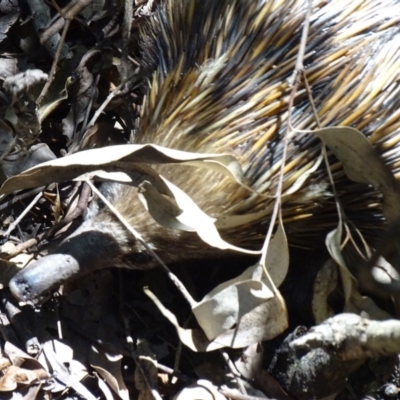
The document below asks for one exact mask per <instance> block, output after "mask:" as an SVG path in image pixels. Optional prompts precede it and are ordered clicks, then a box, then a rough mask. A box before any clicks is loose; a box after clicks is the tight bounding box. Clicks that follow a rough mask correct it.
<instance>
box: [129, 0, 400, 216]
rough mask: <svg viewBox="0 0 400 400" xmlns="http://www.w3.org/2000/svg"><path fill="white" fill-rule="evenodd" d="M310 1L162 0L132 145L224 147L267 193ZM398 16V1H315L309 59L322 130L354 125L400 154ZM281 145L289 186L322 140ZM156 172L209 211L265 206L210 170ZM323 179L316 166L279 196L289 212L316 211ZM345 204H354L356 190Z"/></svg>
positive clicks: (302, 122) (302, 105)
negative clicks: (295, 187)
mask: <svg viewBox="0 0 400 400" xmlns="http://www.w3.org/2000/svg"><path fill="white" fill-rule="evenodd" d="M307 4H308V1H306V0H291V1H286V0H285V1H284V0H270V1H268V0H265V1H256V0H255V1H248V0H221V1H214V0H167V1H166V2H165V3H164V4H163V5H162V6H161V7H160V8H159V10H158V11H157V12H156V14H155V16H154V17H153V18H152V19H151V21H150V22H149V23H148V24H147V25H146V26H145V28H144V32H143V60H142V64H143V68H144V71H145V72H146V73H147V76H148V79H149V89H148V91H147V95H146V98H145V101H144V103H143V110H142V117H141V120H140V123H139V126H138V136H137V138H136V141H137V142H138V143H147V142H150V143H156V144H159V145H163V146H168V147H172V148H177V149H181V150H189V151H196V152H215V153H219V152H228V153H231V154H233V155H235V156H236V157H237V158H238V159H239V161H240V162H241V163H242V166H243V168H244V171H245V176H246V179H247V182H248V184H249V185H251V186H252V187H253V188H254V189H255V190H256V191H257V192H262V193H264V194H268V195H270V196H273V195H274V194H275V189H276V184H277V179H278V172H279V169H280V164H281V159H282V149H283V140H282V139H283V135H284V133H285V131H286V129H287V124H288V98H289V93H290V89H291V88H290V85H289V79H290V78H291V76H292V74H293V70H294V65H295V61H296V57H297V53H298V50H299V42H300V36H301V27H302V24H303V22H304V19H305V14H306V9H307ZM399 22H400V3H399V2H398V1H395V0H391V1H384V0H382V1H379V0H356V1H354V0H351V1H350V0H338V1H331V2H326V1H322V0H321V1H314V2H313V12H312V16H311V26H310V33H309V37H308V41H307V49H306V56H305V60H304V61H305V67H306V74H307V79H308V81H309V83H310V85H311V88H312V92H313V97H314V99H315V101H316V104H317V110H318V116H319V118H320V121H321V124H322V126H329V125H350V126H352V127H355V128H358V129H360V130H361V131H362V132H363V133H365V134H366V135H367V136H371V141H372V142H377V143H378V144H379V145H380V146H381V148H382V149H384V148H385V147H386V146H387V144H388V146H389V147H390V149H391V150H392V151H393V150H395V151H396V153H397V149H395V148H397V142H398V140H397V137H398V136H399V134H400V111H399V110H400V96H399V95H398V94H399V82H400V32H399ZM292 125H293V126H294V127H296V128H297V129H303V130H304V129H308V130H310V129H315V128H316V127H317V123H316V121H315V118H314V117H313V114H312V110H311V106H310V102H309V99H308V96H307V93H306V91H305V89H304V88H303V87H301V88H300V89H299V90H298V91H297V93H296V98H295V106H294V109H293V113H292ZM393 137H394V138H395V139H394V140H392V138H393ZM389 140H392V141H391V142H389ZM288 150H289V151H288V160H287V164H288V166H287V168H286V174H285V180H284V181H285V184H284V193H287V192H288V190H289V189H290V188H291V187H292V186H293V185H294V183H295V182H296V181H297V179H298V178H299V176H300V175H301V174H302V173H304V172H306V171H307V170H309V169H310V168H311V167H312V166H313V165H314V163H315V161H316V159H317V156H318V155H319V153H320V144H319V141H318V140H317V139H316V138H314V137H313V135H312V134H310V133H296V134H295V136H294V139H293V140H292V141H291V143H290V145H289V149H288ZM394 159H396V157H394ZM389 162H393V157H392V159H391V160H389ZM161 171H162V172H163V173H165V174H166V175H167V177H168V178H171V179H172V180H173V181H174V182H176V183H177V184H178V185H180V186H181V187H182V188H183V189H184V190H186V191H188V193H189V194H191V195H193V196H194V197H195V199H196V200H197V201H198V202H199V203H200V205H201V206H202V207H203V208H204V209H205V211H208V212H210V213H212V214H221V213H222V214H228V215H230V214H243V213H247V212H255V211H257V210H260V209H266V208H268V207H269V208H271V207H272V203H273V199H272V198H266V197H260V196H255V195H254V194H253V193H250V192H248V191H246V190H244V189H241V188H237V186H236V185H234V184H232V183H229V182H228V180H227V179H221V178H220V177H218V179H217V178H215V176H214V175H213V173H211V172H210V173H204V172H202V173H201V174H198V173H194V172H193V173H191V172H190V171H189V172H181V171H179V169H173V168H172V167H171V168H163V169H161ZM177 171H178V172H177ZM201 178H203V180H202V179H201ZM201 182H203V183H201ZM326 182H327V178H326V172H325V171H324V168H323V167H321V168H320V169H318V170H317V171H316V172H315V173H314V174H313V175H312V177H311V178H310V179H309V181H308V184H307V185H306V186H304V187H303V188H302V189H301V190H298V191H297V192H296V193H295V194H292V195H290V196H286V197H284V203H285V204H284V215H286V216H287V217H289V216H296V215H297V216H299V215H300V214H302V213H303V214H304V215H306V214H315V213H318V212H319V210H320V205H321V203H323V202H324V201H325V199H326V194H327V193H326V190H325V188H326V186H325V183H326ZM126 190H127V191H129V190H130V189H126ZM339 190H340V184H339ZM346 190H352V188H351V187H350V189H349V188H347V187H346ZM354 190H355V191H357V190H358V188H357V187H356V186H355V187H354ZM199 192H201V194H199ZM352 196H353V197H352ZM343 201H344V202H346V201H348V202H354V193H349V194H348V200H346V198H344V200H343ZM365 201H366V200H363V202H365ZM358 207H359V205H358ZM356 208H357V207H356Z"/></svg>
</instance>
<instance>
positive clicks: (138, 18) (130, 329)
mask: <svg viewBox="0 0 400 400" xmlns="http://www.w3.org/2000/svg"><path fill="white" fill-rule="evenodd" d="M157 3H158V2H156V1H152V0H148V1H139V0H136V1H135V2H134V4H131V2H129V1H126V2H125V3H123V2H122V1H118V0H110V1H101V0H99V1H97V0H91V1H78V0H76V1H74V0H72V1H63V2H62V1H60V2H58V1H53V0H52V1H48V2H46V1H43V0H23V1H16V0H9V1H7V2H1V3H0V12H1V14H0V15H1V17H0V26H1V28H2V29H1V32H2V33H1V34H0V46H1V48H2V53H1V57H0V79H1V82H2V89H1V92H0V95H1V96H0V100H1V102H0V112H1V119H0V135H1V136H0V137H1V140H0V151H1V156H0V160H1V167H2V168H1V171H2V182H3V186H2V188H1V191H0V193H1V195H2V198H1V203H0V210H1V218H2V220H1V221H2V232H1V233H2V250H1V251H2V252H1V259H0V262H1V266H2V268H1V273H0V283H1V285H2V291H1V293H2V294H1V299H2V300H1V306H0V332H1V337H0V343H1V357H0V366H1V367H0V370H1V377H0V398H4V399H6V398H10V399H19V398H21V399H36V398H37V399H41V398H48V399H50V398H59V399H75V398H85V399H95V398H104V399H107V400H109V399H117V398H121V399H123V400H126V399H136V398H138V399H142V400H144V399H152V398H154V399H174V400H190V399H199V400H208V399H218V400H226V399H233V400H235V399H237V400H257V399H279V400H288V399H291V398H293V399H297V398H299V399H311V398H317V399H322V398H326V399H334V398H337V399H358V398H361V396H368V397H364V398H368V399H373V398H374V399H388V398H400V397H398V391H399V390H400V389H399V386H398V385H400V376H399V362H398V361H399V360H398V355H397V354H398V353H399V352H400V349H399V339H398V336H399V331H400V326H399V322H398V321H397V320H396V319H395V318H397V317H398V294H397V293H398V292H399V289H398V272H397V269H396V256H393V254H394V253H395V248H396V237H398V235H397V234H398V222H397V216H398V215H399V214H400V213H399V210H398V208H399V206H398V204H400V201H399V200H400V199H399V185H398V183H397V181H396V179H395V177H394V176H393V174H392V171H391V170H389V168H387V167H386V165H385V163H384V162H383V161H382V160H381V158H380V157H379V156H378V155H377V154H376V153H375V152H374V150H373V147H372V145H371V144H370V142H369V141H368V140H367V139H366V138H365V137H364V136H363V135H362V134H361V133H360V132H358V131H357V130H355V129H352V128H338V127H330V128H329V127H328V128H323V129H319V130H317V131H316V132H315V134H316V136H318V137H319V138H320V139H321V140H322V141H323V143H325V144H326V145H327V146H328V148H329V149H331V151H332V152H333V153H334V154H335V156H336V157H337V158H338V159H339V160H340V162H341V163H342V164H343V166H344V169H345V172H346V174H347V176H348V177H349V178H350V179H351V180H352V181H355V182H358V183H361V184H364V185H369V186H373V187H375V188H376V189H377V190H378V191H379V193H380V196H382V198H383V204H384V206H383V213H384V215H385V218H386V220H387V221H388V222H389V224H390V227H391V228H390V230H389V232H388V233H387V234H386V236H383V242H384V245H382V247H381V248H378V249H377V250H376V251H375V250H374V249H370V248H369V247H368V245H367V244H366V243H363V245H364V247H363V248H362V249H361V250H360V251H361V252H362V254H363V256H364V260H365V263H364V265H361V266H360V270H359V271H357V278H358V279H356V278H355V277H354V274H353V273H351V272H350V271H349V268H348V260H346V259H345V258H344V257H343V254H342V247H343V243H347V242H348V241H352V240H353V239H352V237H351V234H352V232H354V231H353V230H352V229H351V228H349V227H348V225H347V220H346V216H345V214H344V212H343V210H342V209H341V205H340V202H338V203H337V204H338V224H337V228H336V229H335V230H333V231H331V232H330V233H329V234H328V236H327V239H326V249H324V251H322V252H321V253H318V254H313V257H308V256H307V257H308V258H305V256H304V255H305V254H307V253H306V252H305V251H303V250H297V252H294V253H293V252H291V250H289V246H288V243H287V239H286V234H285V224H284V223H283V222H282V216H281V215H280V209H279V202H276V203H275V205H276V207H275V206H274V210H271V209H269V210H268V211H264V214H266V215H270V214H271V212H273V216H274V218H275V219H276V221H277V222H276V224H271V229H270V235H267V240H266V242H265V245H264V247H263V248H262V249H260V250H259V251H249V250H246V249H239V248H237V246H233V245H232V244H230V243H228V242H227V241H225V240H224V239H223V238H221V237H220V235H219V229H220V228H221V226H224V227H226V225H223V224H228V223H230V222H227V221H218V220H215V219H214V218H211V217H209V216H208V215H207V214H205V213H204V212H203V211H202V210H201V209H200V208H199V207H198V206H197V205H196V204H195V203H194V202H193V201H192V199H191V198H190V197H189V196H187V195H186V194H185V193H184V192H183V191H182V190H180V188H179V187H177V186H175V185H173V184H172V183H171V182H169V181H168V180H167V179H165V178H164V177H162V176H161V175H159V173H158V172H157V171H156V170H154V169H151V168H150V166H148V165H147V164H149V165H152V164H162V163H174V164H179V165H182V166H196V167H197V168H203V169H204V170H205V171H207V170H209V169H211V170H214V171H218V172H219V173H221V174H223V175H224V176H225V177H226V178H229V179H231V180H232V181H233V182H236V184H237V185H238V186H241V187H242V188H243V189H246V190H250V189H249V188H247V186H246V182H245V181H244V180H243V172H242V170H241V166H240V163H239V162H238V161H237V160H236V159H235V157H233V156H232V155H230V154H224V155H221V154H201V153H189V152H183V151H176V150H172V149H168V148H164V147H160V146H155V145H152V144H148V145H147V144H146V145H137V144H129V141H130V139H131V138H132V137H134V134H132V133H134V129H135V126H136V125H135V121H136V120H137V119H138V118H140V111H141V108H140V105H141V103H142V98H143V92H142V90H141V83H142V81H141V70H140V52H139V39H138V37H139V33H138V27H139V26H140V24H141V23H143V20H145V19H146V18H148V17H149V16H150V15H151V13H152V12H153V11H154V9H155V7H156V6H157ZM307 18H308V19H309V18H310V16H308V17H307ZM305 26H307V20H306V23H305ZM303 37H304V40H305V41H306V40H307V32H306V31H305V33H304V35H303ZM303 51H304V48H303V49H302V48H300V49H299V52H298V53H299V55H298V57H299V61H300V63H299V64H298V65H297V68H296V69H295V70H294V79H293V83H294V84H293V93H294V92H295V91H296V90H299V86H298V85H299V84H300V82H301V79H304V76H303V74H302V69H301V61H302V58H303V56H304V54H303V53H302V52H303ZM295 74H298V75H299V80H296V77H295ZM296 82H297V83H296ZM293 96H294V95H293ZM290 106H291V104H290V101H289V105H288V107H289V108H290ZM286 139H287V140H290V139H291V138H290V137H289V135H288V137H287V138H286ZM121 145H123V146H121ZM322 159H323V157H322V156H321V157H320V159H319V161H318V164H317V163H316V164H315V169H316V168H319V166H320V164H322V163H323V161H322ZM366 160H368V162H366ZM142 164H146V168H143V167H142ZM138 165H140V166H141V167H138ZM313 168H314V167H313ZM313 168H311V169H309V170H308V171H306V173H304V174H303V175H302V176H300V177H299V178H298V179H297V180H296V182H295V184H294V187H295V188H296V187H300V186H301V185H304V183H305V182H306V180H307V179H308V177H309V176H310V174H312V173H313V172H314V171H315V169H313ZM138 177H140V179H139V181H140V182H141V184H140V191H141V193H140V196H141V201H142V203H143V204H144V206H145V207H146V209H147V210H148V211H149V215H148V218H154V219H155V220H156V221H157V222H159V223H160V224H162V225H163V226H164V227H167V228H169V229H186V230H188V231H191V232H196V233H197V234H198V236H199V237H200V238H201V239H202V240H203V241H205V242H206V243H207V244H208V245H210V246H212V247H214V248H216V249H220V250H234V251H236V252H237V253H236V255H232V254H233V253H230V252H227V256H226V257H223V258H222V260H221V259H220V258H218V259H216V260H212V261H207V262H205V261H199V260H193V261H191V262H190V263H184V264H182V263H172V265H165V264H164V263H163V261H162V259H163V254H155V253H154V252H153V250H152V248H151V247H149V246H148V244H147V243H146V241H144V240H143V239H142V237H141V235H140V232H136V231H135V227H134V226H130V225H129V224H127V222H126V221H125V220H124V218H123V216H120V215H117V214H118V213H117V211H116V210H112V209H111V211H112V212H113V213H115V215H116V218H118V219H119V220H120V223H121V224H123V225H125V226H126V229H127V230H129V231H130V233H131V234H132V235H133V236H134V237H135V238H136V240H137V241H138V242H140V243H142V245H143V249H146V251H147V252H148V254H150V255H151V256H152V257H155V258H156V260H157V263H158V264H159V266H160V268H156V269H151V270H137V271H132V270H124V269H115V268H109V269H104V268H103V267H101V268H100V266H99V267H98V268H96V266H93V265H91V264H90V263H88V264H85V265H81V266H80V268H81V271H82V273H79V274H74V275H73V276H74V277H75V280H72V281H68V282H66V283H65V285H63V286H62V287H61V288H60V289H58V288H59V286H60V283H63V282H64V281H65V280H66V278H65V277H66V276H69V274H72V272H70V271H71V264H69V260H67V261H68V262H67V263H63V262H64V261H65V260H62V261H60V262H59V263H58V261H57V262H56V264H57V265H54V268H50V269H48V270H47V269H46V270H42V269H38V270H37V271H38V274H39V276H38V277H36V278H35V281H34V282H35V284H37V286H32V287H30V290H31V292H29V293H28V292H27V290H26V286H24V285H21V283H20V282H19V281H18V279H17V280H15V278H14V281H11V282H13V283H12V284H11V292H12V293H13V294H14V296H13V295H12V293H11V292H10V290H9V288H8V285H9V282H10V279H11V278H12V277H15V274H16V273H17V271H19V270H20V269H21V268H23V267H25V266H26V265H27V264H28V263H30V262H31V261H32V260H33V259H38V260H39V261H37V262H39V263H40V260H41V259H42V260H43V259H45V258H43V257H44V256H46V255H47V254H48V253H49V251H50V252H51V249H52V248H55V247H56V246H57V244H58V243H60V241H62V240H63V239H65V238H66V237H67V236H68V234H70V233H71V232H72V231H73V229H75V228H76V226H78V225H79V224H80V223H81V221H82V218H83V217H84V216H85V214H86V213H87V208H88V204H90V203H91V202H92V201H93V196H96V197H100V198H101V201H102V202H104V203H105V204H106V205H105V206H108V205H107V199H106V198H102V197H101V196H102V194H101V192H99V191H98V185H97V184H94V183H93V182H99V181H111V182H123V183H127V184H133V185H134V184H135V183H137V181H138ZM281 179H282V180H283V179H284V174H283V168H282V175H281ZM150 182H151V183H150ZM331 183H332V184H333V185H334V181H333V180H332V182H331ZM293 190H294V189H293ZM277 197H278V198H279V194H278V196H277ZM111 207H112V205H111ZM264 214H263V212H261V213H257V214H254V215H251V216H250V217H248V218H250V219H249V221H250V222H251V218H260V216H261V215H264ZM249 221H248V222H249ZM231 223H232V224H234V223H233V222H231ZM241 223H243V221H242V220H241ZM182 227H183V228H182ZM233 227H234V226H233ZM266 228H267V227H266ZM272 233H273V235H272ZM360 237H361V236H360ZM358 239H360V238H357V243H360V241H359V240H358ZM361 242H362V240H361ZM176 251H179V249H177V250H176ZM248 253H250V254H251V255H252V256H253V258H250V259H249V258H248ZM327 253H329V257H328V256H327ZM246 254H247V255H246ZM293 256H294V259H292V260H291V259H290V258H291V257H292V258H293ZM296 257H298V258H297V259H296ZM313 258H314V259H313ZM385 258H387V259H389V260H391V261H392V264H390V263H389V262H388V261H387V260H386V259H385ZM249 260H251V261H249ZM89 265H90V266H89ZM292 265H294V266H295V267H299V268H303V269H304V268H309V270H312V271H314V273H313V274H311V277H308V278H307V279H308V280H307V279H306V278H303V277H302V274H301V273H298V272H297V275H296V274H295V278H294V283H293V279H292V281H291V282H289V283H288V282H286V281H285V278H286V277H287V275H288V271H289V269H290V268H292V269H293V266H292ZM110 267H112V265H110ZM85 268H86V269H85ZM89 269H90V270H93V271H94V272H92V273H90V274H87V272H88V271H89ZM49 271H50V272H49ZM352 272H353V271H352ZM46 274H48V275H46ZM17 276H18V275H17ZM76 278H79V279H76ZM314 278H315V279H314ZM360 280H362V289H361V290H360ZM295 286H296V287H295ZM43 288H45V290H44V289H43ZM48 289H51V290H50V291H49V290H48ZM56 289H57V290H56ZM53 292H55V293H53ZM366 293H368V296H367V295H366ZM44 295H46V296H45V297H44ZM374 295H375V296H376V297H374ZM383 295H385V296H383ZM389 295H391V296H389ZM16 298H17V299H18V300H20V301H22V303H21V302H18V301H17V300H16ZM323 321H324V322H323ZM298 325H301V326H300V327H298ZM313 325H315V326H314V327H312V328H311V326H313ZM308 328H311V329H310V330H309V331H308V330H307V329H308Z"/></svg>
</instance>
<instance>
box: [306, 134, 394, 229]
mask: <svg viewBox="0 0 400 400" xmlns="http://www.w3.org/2000/svg"><path fill="white" fill-rule="evenodd" d="M314 133H315V135H316V136H318V137H319V138H320V139H321V140H322V141H323V142H324V143H325V144H326V145H327V146H328V147H329V149H330V150H332V152H333V153H334V154H335V155H336V157H337V158H338V159H339V160H340V162H341V163H342V165H343V168H344V171H345V173H346V175H347V176H348V177H349V178H350V179H351V180H353V181H355V182H361V183H367V184H369V185H372V186H374V187H375V189H377V190H379V191H380V192H381V193H382V194H383V198H384V209H383V213H384V215H385V218H386V219H387V221H389V222H392V221H394V220H395V219H396V218H397V217H398V216H399V215H400V186H399V183H398V182H397V180H396V178H395V177H394V175H393V173H392V171H391V170H390V168H389V167H388V166H387V165H386V164H385V163H384V161H383V159H382V158H381V157H380V156H379V154H378V153H377V152H376V150H375V149H374V148H373V146H372V145H371V144H370V143H369V141H368V139H367V138H366V137H365V136H364V135H363V134H362V133H361V132H360V131H358V130H357V129H353V128H349V127H331V128H324V129H319V130H317V131H315V132H314Z"/></svg>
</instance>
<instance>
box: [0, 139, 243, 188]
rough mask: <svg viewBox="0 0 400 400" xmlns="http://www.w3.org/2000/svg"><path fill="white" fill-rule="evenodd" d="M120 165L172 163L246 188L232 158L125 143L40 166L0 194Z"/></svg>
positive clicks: (80, 153) (237, 165) (11, 180)
mask: <svg viewBox="0 0 400 400" xmlns="http://www.w3.org/2000/svg"><path fill="white" fill-rule="evenodd" d="M119 162H124V165H125V167H128V163H139V164H143V163H147V164H165V163H171V164H185V165H191V166H195V167H199V168H209V169H212V170H214V171H217V172H220V173H222V174H224V175H227V176H230V177H231V178H233V179H234V180H235V181H236V182H237V183H239V184H241V185H243V171H242V169H241V167H240V164H239V162H238V161H237V160H236V159H235V158H234V157H233V156H230V155H227V154H200V153H189V152H184V151H179V150H174V149H168V148H166V147H162V146H157V145H150V144H145V145H135V144H130V145H127V144H125V145H117V146H109V147H105V148H100V149H91V150H86V151H81V152H79V153H75V154H71V155H70V156H67V157H64V158H58V159H56V160H52V161H48V162H45V163H43V164H40V165H37V166H35V167H34V168H31V169H29V170H27V171H24V172H23V173H21V174H19V175H18V176H15V177H12V178H10V179H8V180H7V181H6V182H5V183H4V185H3V187H2V188H1V190H0V194H2V195H4V194H9V193H11V192H13V191H15V190H20V189H28V188H32V187H38V186H43V185H47V184H50V183H53V182H63V181H68V180H73V179H75V178H77V177H78V176H80V175H83V174H85V173H88V172H93V171H96V170H99V169H101V170H104V171H115V170H118V167H120V166H121V165H120V164H119ZM142 167H143V166H142ZM130 170H132V171H135V166H134V165H132V166H131V168H130ZM124 172H127V171H124ZM141 181H143V180H141Z"/></svg>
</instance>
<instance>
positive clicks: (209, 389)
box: [173, 379, 227, 400]
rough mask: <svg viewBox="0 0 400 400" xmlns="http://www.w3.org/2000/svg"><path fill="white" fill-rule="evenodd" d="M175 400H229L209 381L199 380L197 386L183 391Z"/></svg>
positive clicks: (194, 385)
mask: <svg viewBox="0 0 400 400" xmlns="http://www.w3.org/2000/svg"><path fill="white" fill-rule="evenodd" d="M173 399H174V400H227V398H226V397H225V396H223V395H222V394H221V393H220V392H218V390H217V388H216V387H215V386H214V385H213V384H212V383H211V382H209V381H206V380H204V379H201V380H198V381H197V382H196V383H195V384H193V385H191V386H189V387H187V388H185V389H183V390H181V391H180V392H179V393H178V394H177V395H175V396H174V397H173Z"/></svg>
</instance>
